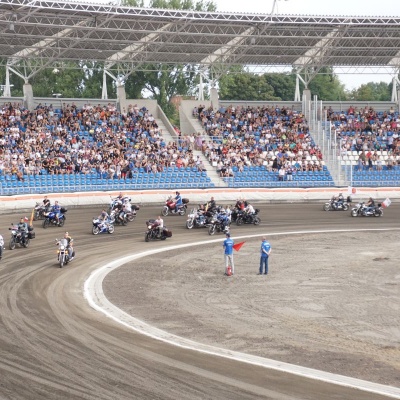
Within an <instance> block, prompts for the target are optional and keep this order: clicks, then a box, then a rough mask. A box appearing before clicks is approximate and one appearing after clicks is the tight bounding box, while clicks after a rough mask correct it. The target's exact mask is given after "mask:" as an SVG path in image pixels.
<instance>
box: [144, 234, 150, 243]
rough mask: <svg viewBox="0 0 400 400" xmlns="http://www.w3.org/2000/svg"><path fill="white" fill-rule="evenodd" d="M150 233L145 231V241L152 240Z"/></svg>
mask: <svg viewBox="0 0 400 400" xmlns="http://www.w3.org/2000/svg"><path fill="white" fill-rule="evenodd" d="M150 235H151V233H150V232H146V233H145V235H144V241H145V242H150Z"/></svg>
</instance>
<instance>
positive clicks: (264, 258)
mask: <svg viewBox="0 0 400 400" xmlns="http://www.w3.org/2000/svg"><path fill="white" fill-rule="evenodd" d="M270 254H271V245H270V243H269V242H268V241H267V238H266V237H265V236H263V238H262V242H261V258H260V271H259V273H258V275H262V274H263V267H264V275H268V258H269V255H270Z"/></svg>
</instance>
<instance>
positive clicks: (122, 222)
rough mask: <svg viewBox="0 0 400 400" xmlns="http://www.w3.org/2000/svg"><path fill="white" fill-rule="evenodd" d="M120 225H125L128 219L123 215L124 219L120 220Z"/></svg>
mask: <svg viewBox="0 0 400 400" xmlns="http://www.w3.org/2000/svg"><path fill="white" fill-rule="evenodd" d="M121 224H122V226H127V225H128V220H127V219H126V218H125V217H124V219H123V220H122V221H121Z"/></svg>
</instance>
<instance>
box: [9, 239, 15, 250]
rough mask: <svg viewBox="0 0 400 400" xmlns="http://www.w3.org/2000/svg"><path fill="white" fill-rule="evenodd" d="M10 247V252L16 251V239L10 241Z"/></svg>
mask: <svg viewBox="0 0 400 400" xmlns="http://www.w3.org/2000/svg"><path fill="white" fill-rule="evenodd" d="M9 247H10V250H14V249H15V240H14V238H11V239H10V244H9Z"/></svg>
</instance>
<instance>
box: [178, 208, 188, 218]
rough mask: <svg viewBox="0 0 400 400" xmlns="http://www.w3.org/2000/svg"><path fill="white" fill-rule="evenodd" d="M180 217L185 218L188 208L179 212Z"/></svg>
mask: <svg viewBox="0 0 400 400" xmlns="http://www.w3.org/2000/svg"><path fill="white" fill-rule="evenodd" d="M179 215H180V216H182V217H183V216H184V215H186V208H185V207H182V208H181V209H180V210H179Z"/></svg>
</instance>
